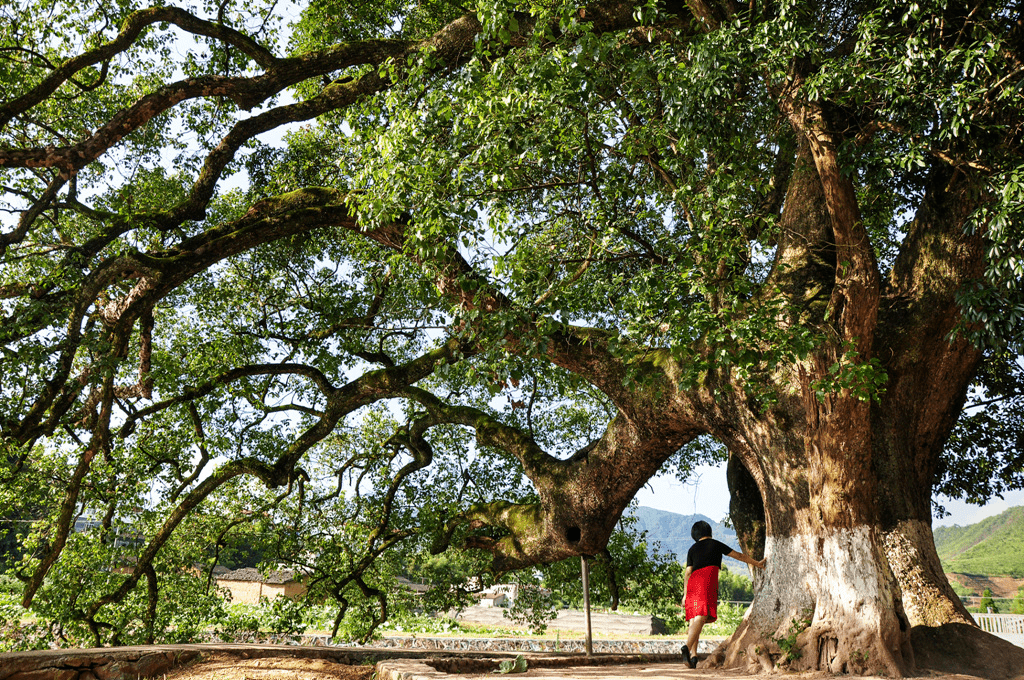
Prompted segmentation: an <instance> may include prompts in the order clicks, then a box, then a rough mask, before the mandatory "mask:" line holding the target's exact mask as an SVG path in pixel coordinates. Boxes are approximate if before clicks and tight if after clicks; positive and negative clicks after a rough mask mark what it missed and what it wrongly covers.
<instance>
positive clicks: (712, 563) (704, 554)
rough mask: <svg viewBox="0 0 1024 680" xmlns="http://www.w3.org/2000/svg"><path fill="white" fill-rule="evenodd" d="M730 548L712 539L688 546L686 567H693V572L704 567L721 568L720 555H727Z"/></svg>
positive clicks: (730, 550)
mask: <svg viewBox="0 0 1024 680" xmlns="http://www.w3.org/2000/svg"><path fill="white" fill-rule="evenodd" d="M731 552H732V548H730V547H729V546H727V545H726V544H725V543H722V542H721V541H716V540H715V539H713V538H705V539H703V540H700V541H697V542H696V543H694V544H693V545H692V546H690V550H689V552H687V553H686V566H688V567H693V570H694V571H697V570H698V569H703V568H704V567H718V568H719V569H721V568H722V555H728V554H729V553H731Z"/></svg>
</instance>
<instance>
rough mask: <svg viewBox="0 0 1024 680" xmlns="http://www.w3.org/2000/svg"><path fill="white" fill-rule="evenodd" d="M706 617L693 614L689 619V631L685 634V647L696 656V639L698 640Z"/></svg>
mask: <svg viewBox="0 0 1024 680" xmlns="http://www.w3.org/2000/svg"><path fill="white" fill-rule="evenodd" d="M707 619H708V617H706V616H694V617H693V618H692V619H690V631H689V633H687V635H686V648H687V649H689V650H690V654H691V655H692V656H697V641H698V640H700V631H701V629H702V628H703V627H704V622H705V621H707Z"/></svg>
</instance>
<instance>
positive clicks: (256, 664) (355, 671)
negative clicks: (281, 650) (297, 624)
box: [161, 654, 374, 680]
mask: <svg viewBox="0 0 1024 680" xmlns="http://www.w3.org/2000/svg"><path fill="white" fill-rule="evenodd" d="M373 671H374V667H373V666H372V665H366V666H349V665H346V664H341V663H335V662H333V661H327V660H325V659H296V658H289V657H275V656H272V657H266V658H263V659H240V658H238V656H235V655H231V654H214V655H211V656H206V657H204V658H203V660H202V661H199V662H197V663H194V664H191V665H189V666H185V667H183V668H178V669H175V670H173V671H171V672H169V673H167V674H166V675H164V676H163V678H162V679H161V680H371V678H373Z"/></svg>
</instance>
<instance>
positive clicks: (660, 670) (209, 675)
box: [162, 655, 978, 680]
mask: <svg viewBox="0 0 1024 680" xmlns="http://www.w3.org/2000/svg"><path fill="white" fill-rule="evenodd" d="M373 674H374V666H372V665H363V666H347V665H344V664H339V663H334V662H332V661H326V660H322V659H295V658H285V657H268V658H263V659H240V658H238V657H237V656H230V655H213V656H209V657H206V658H204V659H203V661H201V662H199V663H196V664H194V665H191V666H188V667H185V668H179V669H177V670H174V671H172V672H169V673H167V674H166V675H164V676H163V679H162V680H372V678H373ZM785 675H786V677H788V678H790V679H791V680H792V679H794V678H801V679H803V680H820V679H821V678H822V677H823V676H821V675H820V674H794V673H787V674H785ZM454 677H457V678H458V680H497V678H496V676H494V675H489V674H479V673H466V674H463V675H458V676H454ZM497 677H502V676H497ZM509 677H510V678H511V677H515V678H522V679H523V680H531V679H532V680H554V679H556V678H558V679H562V680H739V679H743V680H757V678H761V679H762V680H767V679H768V678H773V679H774V680H778V677H779V676H778V675H774V676H767V675H766V676H750V675H745V674H742V673H738V672H737V671H725V670H705V669H696V670H691V669H689V668H687V667H686V666H684V665H683V664H681V663H651V664H630V665H625V666H575V667H569V668H533V669H530V670H529V671H528V672H526V673H521V674H516V675H515V676H509ZM925 677H926V678H927V680H978V678H977V676H967V675H928V676H925ZM845 680H858V679H857V678H854V677H852V676H845Z"/></svg>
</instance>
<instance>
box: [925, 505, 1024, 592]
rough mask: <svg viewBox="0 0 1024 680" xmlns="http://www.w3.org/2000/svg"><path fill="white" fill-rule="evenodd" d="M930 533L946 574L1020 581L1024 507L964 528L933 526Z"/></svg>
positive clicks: (1023, 572) (1022, 575)
mask: <svg viewBox="0 0 1024 680" xmlns="http://www.w3.org/2000/svg"><path fill="white" fill-rule="evenodd" d="M934 533H935V547H936V549H937V550H938V552H939V559H941V560H942V566H943V568H944V569H945V570H946V572H947V573H949V572H956V573H961V574H985V575H988V576H1013V577H1016V578H1024V507H1016V508H1010V509H1009V510H1007V511H1006V512H1004V513H1002V514H1001V515H996V516H995V517H989V518H988V519H985V520H982V521H981V522H978V523H977V524H971V525H970V526H966V527H961V526H952V527H936V528H935V532H934Z"/></svg>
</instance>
